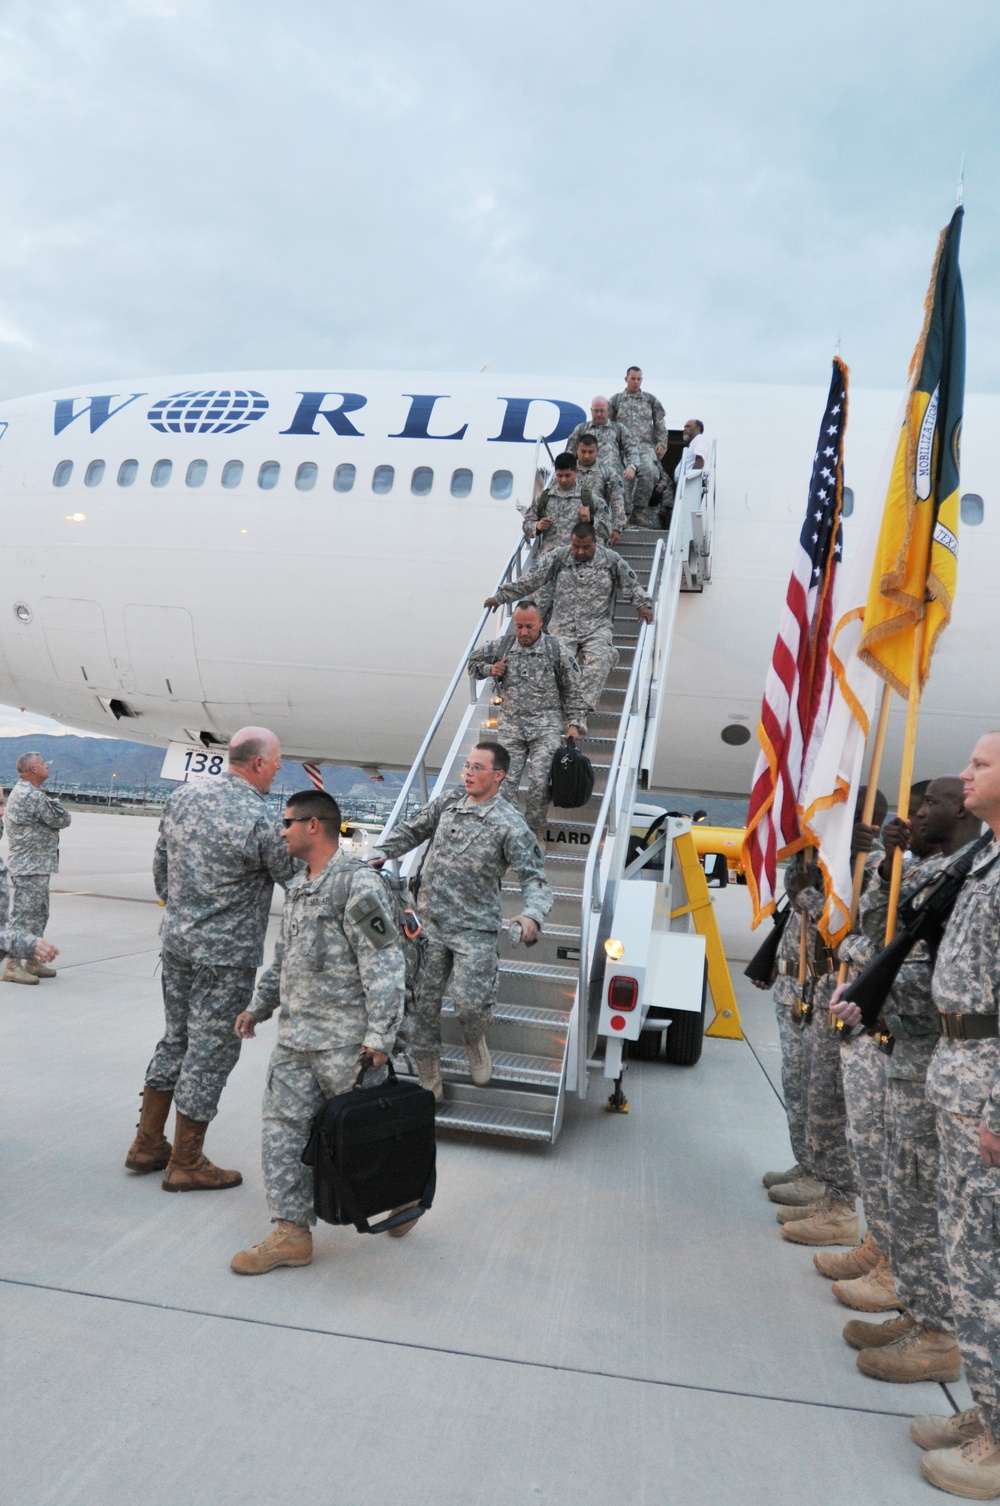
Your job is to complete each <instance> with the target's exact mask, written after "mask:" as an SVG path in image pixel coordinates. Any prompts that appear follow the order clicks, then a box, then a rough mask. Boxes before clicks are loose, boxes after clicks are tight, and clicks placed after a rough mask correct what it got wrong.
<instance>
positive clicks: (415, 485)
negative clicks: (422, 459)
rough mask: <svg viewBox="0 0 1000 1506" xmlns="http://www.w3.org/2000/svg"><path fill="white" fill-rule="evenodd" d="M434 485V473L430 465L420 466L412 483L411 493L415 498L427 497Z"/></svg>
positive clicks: (414, 474)
mask: <svg viewBox="0 0 1000 1506" xmlns="http://www.w3.org/2000/svg"><path fill="white" fill-rule="evenodd" d="M433 483H434V472H433V471H432V470H431V468H430V466H429V465H418V466H417V468H416V470H415V471H414V472H413V479H412V480H411V481H410V491H411V492H412V493H413V495H414V496H415V497H426V496H427V494H428V492H429V491H430V489H431V486H432V485H433Z"/></svg>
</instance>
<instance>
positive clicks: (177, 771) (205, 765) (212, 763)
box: [160, 743, 229, 784]
mask: <svg viewBox="0 0 1000 1506" xmlns="http://www.w3.org/2000/svg"><path fill="white" fill-rule="evenodd" d="M228 773H229V757H228V755H227V753H226V751H225V749H222V748H203V747H202V745H201V743H170V744H168V746H167V751H166V754H165V756H164V759H163V767H162V769H161V770H160V778H161V779H178V780H180V781H182V782H183V783H185V784H190V783H191V781H192V780H194V779H217V778H218V776H219V775H220V774H228Z"/></svg>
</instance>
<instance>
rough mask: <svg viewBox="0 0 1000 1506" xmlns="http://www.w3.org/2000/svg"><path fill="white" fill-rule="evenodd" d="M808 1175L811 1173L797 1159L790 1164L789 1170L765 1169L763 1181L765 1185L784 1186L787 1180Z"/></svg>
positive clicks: (792, 1180)
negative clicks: (793, 1163) (792, 1164)
mask: <svg viewBox="0 0 1000 1506" xmlns="http://www.w3.org/2000/svg"><path fill="white" fill-rule="evenodd" d="M808 1175H809V1173H808V1172H807V1171H806V1169H805V1167H804V1166H800V1165H799V1163H798V1161H796V1163H795V1165H794V1166H789V1168H788V1170H787V1171H765V1173H764V1175H763V1176H762V1177H761V1181H762V1182H763V1184H764V1186H765V1187H779V1186H783V1185H784V1184H785V1182H794V1181H796V1180H797V1178H799V1177H807V1176H808Z"/></svg>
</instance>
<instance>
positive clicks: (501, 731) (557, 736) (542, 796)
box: [497, 718, 563, 831]
mask: <svg viewBox="0 0 1000 1506" xmlns="http://www.w3.org/2000/svg"><path fill="white" fill-rule="evenodd" d="M497 739H498V740H499V741H500V742H501V743H503V745H504V747H505V748H506V749H507V752H508V753H509V754H510V770H509V772H508V774H507V778H506V779H505V780H504V782H503V784H502V785H501V786H500V790H501V793H502V794H504V795H505V796H506V797H507V799H508V800H509V801H510V802H511V804H512V805H516V804H517V799H518V786H519V785H520V783H521V776H522V774H524V775H526V776H527V780H526V784H527V788H526V789H525V792H524V819H525V821H526V822H527V823H528V825H529V826H530V827H531V829H532V831H538V830H539V829H540V828H541V827H542V826H544V824H545V817H546V815H547V814H548V809H549V785H550V782H551V778H552V759H553V757H554V756H555V754H556V751H557V750H558V749H559V748H560V747H561V746H562V740H563V738H562V726H561V724H557V725H555V726H549V727H543V728H541V729H536V728H534V727H528V728H526V729H525V730H524V731H521V730H519V729H518V728H517V727H516V726H515V725H512V724H511V723H509V722H508V723H505V722H504V721H503V718H501V719H500V723H499V725H498V727H497Z"/></svg>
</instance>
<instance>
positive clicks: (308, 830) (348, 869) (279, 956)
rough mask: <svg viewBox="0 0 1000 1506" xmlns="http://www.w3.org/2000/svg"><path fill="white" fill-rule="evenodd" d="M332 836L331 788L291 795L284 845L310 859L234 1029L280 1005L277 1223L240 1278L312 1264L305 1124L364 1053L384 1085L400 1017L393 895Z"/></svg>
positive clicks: (275, 1061)
mask: <svg viewBox="0 0 1000 1506" xmlns="http://www.w3.org/2000/svg"><path fill="white" fill-rule="evenodd" d="M339 841H340V808H339V806H338V805H337V802H336V800H334V799H333V797H332V796H330V795H327V794H324V793H322V792H321V791H319V790H303V791H300V792H299V793H297V794H295V795H292V796H291V798H290V799H289V801H288V805H287V808H286V810H285V844H286V846H287V848H288V853H289V856H290V857H292V858H297V859H299V860H301V861H302V862H303V863H304V864H305V865H306V866H305V867H304V868H303V869H302V870H301V871H300V872H298V873H296V875H295V877H294V878H293V879H292V880H291V882H290V883H289V885H288V893H287V895H286V897H285V906H284V909H283V911H282V915H281V934H280V936H279V938H278V942H277V945H276V947H275V950H274V961H273V962H272V964H271V966H270V967H269V968H268V969H267V971H266V972H265V973H264V974H263V975H262V977H261V979H260V981H259V983H258V984H257V988H256V991H255V993H254V996H253V1000H252V1002H251V1004H250V1008H249V1009H247V1010H245V1011H244V1012H243V1013H242V1014H240V1016H239V1017H238V1019H237V1021H236V1034H237V1036H239V1037H240V1039H242V1040H250V1039H252V1038H253V1035H254V1032H255V1029H256V1027H257V1025H259V1024H260V1023H261V1021H262V1020H268V1019H270V1018H271V1015H272V1014H274V1012H275V1010H276V1009H280V1015H279V1018H278V1041H277V1045H276V1046H275V1048H274V1051H273V1052H272V1054H271V1062H270V1065H269V1067H268V1073H267V1087H266V1089H265V1091H264V1132H263V1162H264V1191H265V1192H266V1194H267V1204H268V1208H269V1209H270V1211H271V1222H272V1223H273V1224H275V1225H276V1228H275V1229H274V1230H273V1231H272V1232H271V1234H269V1235H268V1237H267V1238H266V1239H265V1240H263V1241H262V1242H261V1243H260V1244H258V1245H254V1246H252V1247H251V1248H250V1249H248V1250H241V1251H240V1252H239V1254H237V1255H234V1257H233V1259H232V1262H231V1264H232V1269H233V1270H234V1271H236V1272H238V1273H239V1274H240V1275H241V1276H258V1275H262V1274H263V1273H264V1272H265V1271H273V1270H274V1269H275V1267H276V1266H284V1265H291V1266H300V1265H308V1264H309V1262H310V1261H311V1260H312V1234H311V1233H310V1225H312V1224H314V1223H315V1222H316V1212H315V1209H314V1207H313V1184H312V1168H311V1167H308V1166H304V1165H303V1164H302V1151H303V1148H304V1146H305V1144H306V1141H307V1140H308V1138H309V1128H310V1125H311V1123H312V1121H313V1118H314V1117H315V1115H316V1113H317V1112H318V1110H319V1109H321V1108H322V1106H323V1104H324V1103H325V1102H326V1101H327V1099H328V1098H333V1097H335V1096H336V1095H337V1094H339V1093H346V1092H348V1090H349V1089H350V1088H351V1087H352V1086H353V1085H354V1083H355V1081H356V1079H357V1076H358V1068H359V1064H360V1062H361V1060H362V1058H367V1059H368V1061H369V1062H370V1064H371V1065H372V1066H373V1067H374V1068H375V1069H376V1070H375V1071H374V1072H373V1073H372V1075H371V1076H370V1077H366V1079H365V1080H366V1082H368V1083H371V1084H372V1085H374V1084H376V1083H378V1082H379V1081H381V1079H382V1078H383V1077H384V1075H385V1063H386V1062H387V1061H388V1059H389V1054H390V1053H391V1051H392V1048H393V1045H394V1044H395V1040H396V1033H397V1031H398V1030H399V1027H400V1025H401V1024H402V1021H403V1001H404V993H405V988H404V985H405V981H406V964H405V962H404V959H403V953H402V951H401V950H400V946H399V935H398V930H397V927H396V920H395V915H394V913H393V907H392V904H391V901H390V900H389V897H388V895H387V893H386V888H385V885H384V883H383V881H382V880H381V879H380V878H379V876H378V874H376V873H373V872H372V869H371V868H370V867H369V865H368V864H367V863H363V862H361V861H360V860H359V859H358V858H353V857H349V856H348V855H347V854H346V853H342V852H341V851H340V850H339ZM411 1227H412V1224H406V1225H403V1226H402V1227H401V1228H397V1229H394V1230H392V1231H390V1232H392V1233H397V1234H398V1233H405V1232H406V1231H407V1230H408V1229H409V1228H411Z"/></svg>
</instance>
